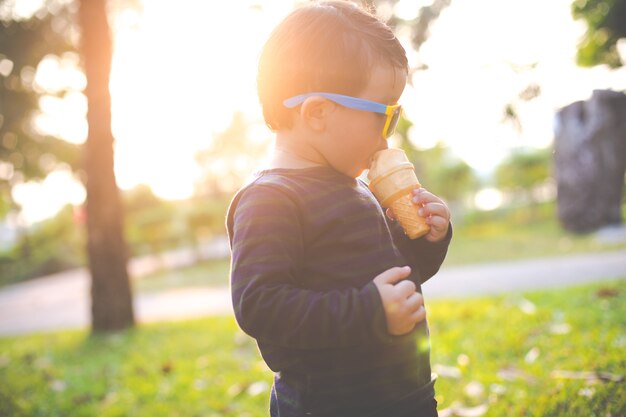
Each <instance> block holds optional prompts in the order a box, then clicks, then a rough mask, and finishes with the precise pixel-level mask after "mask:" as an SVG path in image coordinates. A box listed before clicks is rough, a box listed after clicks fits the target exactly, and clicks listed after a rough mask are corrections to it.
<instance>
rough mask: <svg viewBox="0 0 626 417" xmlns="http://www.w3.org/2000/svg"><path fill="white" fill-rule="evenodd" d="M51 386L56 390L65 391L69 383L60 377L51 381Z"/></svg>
mask: <svg viewBox="0 0 626 417" xmlns="http://www.w3.org/2000/svg"><path fill="white" fill-rule="evenodd" d="M50 388H51V389H52V391H55V392H63V391H65V389H66V388H67V384H66V383H65V381H61V380H60V379H55V380H54V381H52V382H51V383H50Z"/></svg>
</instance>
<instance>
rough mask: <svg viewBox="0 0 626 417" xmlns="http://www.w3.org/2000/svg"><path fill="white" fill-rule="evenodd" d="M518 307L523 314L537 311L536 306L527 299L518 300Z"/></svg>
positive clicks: (531, 313)
mask: <svg viewBox="0 0 626 417" xmlns="http://www.w3.org/2000/svg"><path fill="white" fill-rule="evenodd" d="M518 307H519V308H520V310H522V312H523V313H524V314H528V315H529V316H530V315H533V314H535V313H536V312H537V307H536V306H535V305H534V304H533V303H532V302H531V301H529V300H527V299H525V298H522V300H521V301H520V302H519V304H518Z"/></svg>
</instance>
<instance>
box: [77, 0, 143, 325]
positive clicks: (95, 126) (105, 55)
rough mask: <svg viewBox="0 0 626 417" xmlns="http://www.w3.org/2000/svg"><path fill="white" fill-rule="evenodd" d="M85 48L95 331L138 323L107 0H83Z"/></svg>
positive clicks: (81, 16) (89, 247) (89, 240)
mask: <svg viewBox="0 0 626 417" xmlns="http://www.w3.org/2000/svg"><path fill="white" fill-rule="evenodd" d="M79 23H80V28H81V47H82V48H81V49H82V55H83V61H84V69H85V75H86V77H87V87H86V88H85V95H86V97H87V104H88V111H87V122H88V125H89V132H88V136H87V142H86V143H85V170H86V177H87V178H86V182H87V253H88V255H89V267H90V270H91V303H92V304H91V314H92V316H91V320H92V321H91V327H92V331H93V332H101V331H113V330H119V329H123V328H126V327H130V326H133V325H134V322H135V318H134V313H133V299H132V292H131V288H130V280H129V276H128V269H127V257H128V254H127V248H126V242H125V239H124V232H123V212H122V204H121V199H120V195H119V190H118V188H117V184H116V181H115V174H114V172H113V142H114V139H113V133H112V132H111V95H110V93H109V75H110V70H111V57H112V40H111V33H110V29H109V23H108V17H107V4H106V0H80V2H79Z"/></svg>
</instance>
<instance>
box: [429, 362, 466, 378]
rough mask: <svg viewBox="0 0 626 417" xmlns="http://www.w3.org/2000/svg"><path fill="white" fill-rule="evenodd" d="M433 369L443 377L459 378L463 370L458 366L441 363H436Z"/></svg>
mask: <svg viewBox="0 0 626 417" xmlns="http://www.w3.org/2000/svg"><path fill="white" fill-rule="evenodd" d="M433 371H434V372H435V373H436V374H437V375H439V376H441V377H443V378H452V379H459V378H461V370H460V369H459V368H457V367H456V366H447V365H441V364H435V366H434V367H433Z"/></svg>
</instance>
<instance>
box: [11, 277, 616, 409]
mask: <svg viewBox="0 0 626 417" xmlns="http://www.w3.org/2000/svg"><path fill="white" fill-rule="evenodd" d="M624 294H626V278H625V279H622V280H618V281H608V282H605V283H600V284H593V285H586V286H581V287H575V288H569V289H562V290H558V291H550V292H546V291H542V292H532V293H527V294H524V295H503V296H499V297H493V298H474V299H468V300H454V301H436V302H430V303H428V311H429V322H430V325H431V330H432V340H431V344H432V349H433V352H432V362H433V365H434V366H433V368H434V371H435V372H436V373H438V374H439V380H438V383H437V399H438V401H439V404H440V407H439V408H440V415H441V416H449V417H450V416H455V415H466V416H467V415H473V416H481V415H484V416H498V417H500V416H529V417H530V416H543V417H550V416H598V417H606V416H613V417H618V416H625V415H626V396H625V395H624V392H625V382H624V374H626V355H624V351H625V350H626V303H624V302H623V300H624ZM271 378H272V377H271V373H270V372H269V371H268V370H267V368H266V367H265V365H264V364H263V362H262V361H261V358H260V356H259V354H258V352H257V350H256V347H255V345H254V343H253V342H252V341H251V339H250V338H248V337H247V336H245V335H244V334H242V333H241V331H239V330H238V329H237V327H236V324H235V323H234V321H233V319H232V318H231V317H212V318H206V319H201V320H194V321H188V322H179V323H159V324H153V325H144V326H140V327H138V328H136V329H134V330H130V331H125V332H121V333H119V334H115V335H111V336H97V337H89V336H88V334H87V333H85V332H83V331H72V332H60V333H51V334H42V335H32V336H24V337H10V338H0V415H1V416H16V417H19V416H42V417H43V416H70V415H71V416H99V417H100V416H101V417H111V416H120V417H121V416H149V417H158V416H164V417H165V416H167V417H172V416H181V417H182V416H190V417H193V416H197V417H209V416H239V417H242V416H249V417H254V416H266V415H267V411H266V410H267V402H268V395H269V389H270V384H271Z"/></svg>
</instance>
